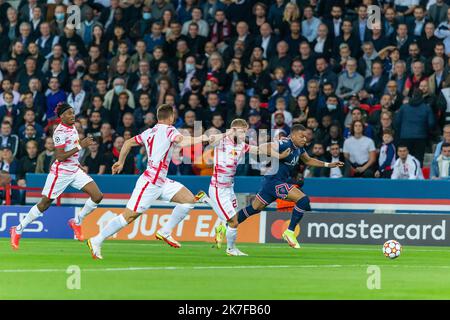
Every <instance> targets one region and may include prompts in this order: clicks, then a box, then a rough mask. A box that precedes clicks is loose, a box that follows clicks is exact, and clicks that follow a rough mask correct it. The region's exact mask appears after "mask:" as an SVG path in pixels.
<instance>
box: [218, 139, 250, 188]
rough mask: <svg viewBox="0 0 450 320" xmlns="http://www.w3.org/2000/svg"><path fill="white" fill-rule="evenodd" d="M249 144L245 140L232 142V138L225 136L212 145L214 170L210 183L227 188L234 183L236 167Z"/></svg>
mask: <svg viewBox="0 0 450 320" xmlns="http://www.w3.org/2000/svg"><path fill="white" fill-rule="evenodd" d="M249 149H250V146H249V145H248V144H246V143H245V142H241V143H238V144H236V143H234V141H233V140H232V138H230V137H225V138H223V139H222V140H220V141H219V143H218V144H217V145H216V146H215V147H214V172H213V175H212V177H211V185H212V186H214V187H216V188H217V187H223V188H228V187H232V186H233V184H234V175H235V174H236V168H237V166H238V164H239V162H240V160H241V159H242V157H243V156H244V154H245V153H246V152H248V151H249Z"/></svg>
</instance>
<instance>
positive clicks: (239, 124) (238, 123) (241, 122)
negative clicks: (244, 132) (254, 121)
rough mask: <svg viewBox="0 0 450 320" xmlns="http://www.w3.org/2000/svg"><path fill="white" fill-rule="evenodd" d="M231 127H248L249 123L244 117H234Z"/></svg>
mask: <svg viewBox="0 0 450 320" xmlns="http://www.w3.org/2000/svg"><path fill="white" fill-rule="evenodd" d="M230 128H248V124H247V121H245V120H244V119H234V120H233V121H232V122H231V125H230Z"/></svg>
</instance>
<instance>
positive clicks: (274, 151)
mask: <svg viewBox="0 0 450 320" xmlns="http://www.w3.org/2000/svg"><path fill="white" fill-rule="evenodd" d="M252 148H253V150H252ZM278 148H279V145H278V143H275V142H269V143H264V144H262V145H260V146H259V147H255V146H252V147H251V148H250V152H251V153H258V152H259V154H264V155H267V156H271V157H273V158H277V159H284V158H286V157H287V156H289V154H290V153H291V149H290V148H287V149H286V150H284V151H283V152H281V153H279V152H278Z"/></svg>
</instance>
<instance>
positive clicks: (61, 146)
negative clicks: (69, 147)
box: [55, 143, 67, 148]
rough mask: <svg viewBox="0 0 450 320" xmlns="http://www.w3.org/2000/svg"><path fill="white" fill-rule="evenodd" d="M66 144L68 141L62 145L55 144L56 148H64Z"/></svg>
mask: <svg viewBox="0 0 450 320" xmlns="http://www.w3.org/2000/svg"><path fill="white" fill-rule="evenodd" d="M66 144H67V143H64V144H62V145H60V146H55V148H64V147H65V146H66Z"/></svg>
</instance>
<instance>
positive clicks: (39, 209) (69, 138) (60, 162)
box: [10, 103, 103, 250]
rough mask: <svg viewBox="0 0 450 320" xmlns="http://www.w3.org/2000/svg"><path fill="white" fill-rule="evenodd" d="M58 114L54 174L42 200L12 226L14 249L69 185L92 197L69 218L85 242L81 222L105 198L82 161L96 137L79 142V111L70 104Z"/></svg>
mask: <svg viewBox="0 0 450 320" xmlns="http://www.w3.org/2000/svg"><path fill="white" fill-rule="evenodd" d="M56 113H57V115H58V117H59V118H60V119H61V123H60V124H59V125H58V126H57V127H56V129H55V131H54V132H53V142H54V143H55V157H56V161H55V162H54V163H53V164H52V166H51V169H50V173H49V175H48V176H47V180H46V182H45V186H44V189H43V190H42V199H41V201H40V202H39V203H38V204H36V205H35V206H33V207H32V208H31V209H30V211H29V212H28V215H27V216H26V217H25V218H24V219H23V220H22V221H21V222H20V224H19V225H18V226H16V227H12V228H11V229H10V233H11V246H12V248H13V249H16V250H17V249H18V248H19V240H20V238H21V235H22V232H23V230H24V229H25V228H26V227H27V225H28V224H29V223H30V222H32V221H33V220H35V219H37V218H38V217H40V216H42V215H43V212H44V211H45V210H47V209H48V208H49V207H50V205H51V203H52V201H53V200H54V199H56V198H58V197H59V196H60V195H61V194H62V193H63V192H64V190H66V188H67V187H69V186H72V187H74V188H75V189H78V190H83V191H84V192H86V193H87V194H88V195H89V196H90V198H89V199H88V200H87V201H86V204H85V205H84V207H83V208H82V209H81V211H80V212H79V213H77V214H76V216H75V218H74V219H70V220H69V226H70V227H71V228H72V229H73V231H74V235H75V238H77V239H78V240H79V241H83V240H84V237H83V233H82V230H81V223H82V221H83V219H84V217H86V216H87V215H88V214H89V213H91V212H92V211H93V210H94V209H95V208H97V205H98V204H99V203H100V201H102V199H103V194H102V193H101V192H100V190H99V188H98V186H97V184H96V183H95V182H94V180H92V178H91V177H90V176H88V175H87V174H86V173H85V172H84V171H83V170H82V169H81V166H80V163H79V162H78V152H79V151H80V150H82V149H83V148H87V147H88V146H89V145H91V144H92V143H93V139H92V138H90V137H88V138H85V139H83V140H82V141H79V137H78V132H77V130H76V128H75V126H74V123H75V112H74V110H73V108H72V107H71V106H70V105H69V104H67V103H60V104H59V105H58V107H57V108H56Z"/></svg>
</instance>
